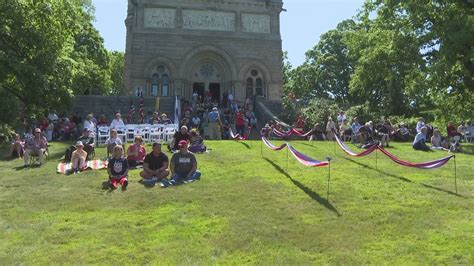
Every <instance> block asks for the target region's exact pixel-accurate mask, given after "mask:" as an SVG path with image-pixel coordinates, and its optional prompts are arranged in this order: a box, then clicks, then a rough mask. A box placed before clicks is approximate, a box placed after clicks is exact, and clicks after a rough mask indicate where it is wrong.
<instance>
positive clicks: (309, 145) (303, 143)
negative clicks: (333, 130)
mask: <svg viewBox="0 0 474 266" xmlns="http://www.w3.org/2000/svg"><path fill="white" fill-rule="evenodd" d="M301 145H305V146H308V147H311V148H315V147H314V146H313V145H312V144H309V143H305V142H302V143H301Z"/></svg>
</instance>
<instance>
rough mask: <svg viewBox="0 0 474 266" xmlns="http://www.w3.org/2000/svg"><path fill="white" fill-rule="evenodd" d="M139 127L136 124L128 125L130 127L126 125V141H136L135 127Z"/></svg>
mask: <svg viewBox="0 0 474 266" xmlns="http://www.w3.org/2000/svg"><path fill="white" fill-rule="evenodd" d="M136 126H137V125H135V124H128V125H125V128H126V135H125V140H126V141H127V142H133V141H134V139H135V127H136Z"/></svg>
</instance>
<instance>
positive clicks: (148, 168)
mask: <svg viewBox="0 0 474 266" xmlns="http://www.w3.org/2000/svg"><path fill="white" fill-rule="evenodd" d="M168 165H169V160H168V156H166V154H164V153H163V152H161V143H158V142H155V143H153V151H152V152H150V153H149V154H147V155H146V156H145V161H144V162H143V171H142V172H141V173H140V176H141V177H142V178H143V182H144V183H145V184H148V185H152V186H154V185H155V183H156V182H158V181H161V180H163V179H164V178H166V177H167V176H168V175H169V174H170V172H169V171H168Z"/></svg>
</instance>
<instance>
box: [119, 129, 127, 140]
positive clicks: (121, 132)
mask: <svg viewBox="0 0 474 266" xmlns="http://www.w3.org/2000/svg"><path fill="white" fill-rule="evenodd" d="M116 130H117V137H119V138H121V139H122V142H123V143H125V142H126V140H127V128H125V127H117V128H116Z"/></svg>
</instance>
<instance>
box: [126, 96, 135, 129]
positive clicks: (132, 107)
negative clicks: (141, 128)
mask: <svg viewBox="0 0 474 266" xmlns="http://www.w3.org/2000/svg"><path fill="white" fill-rule="evenodd" d="M134 116H135V105H134V104H133V99H132V97H130V110H129V111H128V117H127V122H128V123H129V124H130V123H132V122H133V118H134Z"/></svg>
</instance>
